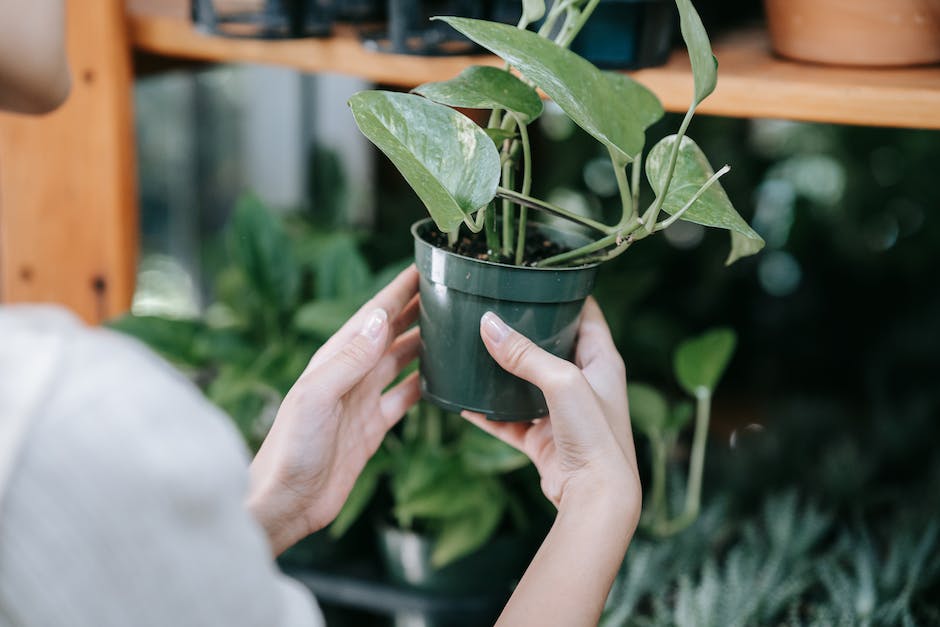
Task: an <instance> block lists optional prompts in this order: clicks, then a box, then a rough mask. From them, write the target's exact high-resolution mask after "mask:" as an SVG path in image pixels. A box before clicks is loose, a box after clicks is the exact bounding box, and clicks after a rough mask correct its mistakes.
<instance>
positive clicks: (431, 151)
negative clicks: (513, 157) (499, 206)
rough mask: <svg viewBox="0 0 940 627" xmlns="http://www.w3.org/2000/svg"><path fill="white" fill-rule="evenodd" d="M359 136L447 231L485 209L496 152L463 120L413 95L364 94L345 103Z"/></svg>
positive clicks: (495, 173)
mask: <svg viewBox="0 0 940 627" xmlns="http://www.w3.org/2000/svg"><path fill="white" fill-rule="evenodd" d="M349 106H350V108H352V112H353V116H354V117H355V118H356V124H357V125H358V126H359V130H361V131H362V133H363V135H365V136H366V137H368V138H369V139H370V140H371V141H372V143H374V144H375V145H376V146H378V147H379V149H380V150H381V151H382V152H384V153H385V155H386V156H387V157H388V158H389V159H390V160H391V161H392V163H394V164H395V167H396V168H398V171H399V172H401V173H402V176H404V177H405V179H406V180H407V181H408V183H409V184H410V185H411V187H412V189H414V190H415V192H416V193H417V194H418V197H419V198H420V199H421V201H422V202H423V203H424V206H425V207H427V210H428V213H430V214H431V218H432V219H433V220H434V223H435V224H437V227H438V228H439V229H440V230H441V231H443V232H445V233H449V232H451V231H453V230H455V229H456V228H458V226H459V225H460V223H461V222H463V220H464V218H465V217H467V216H469V214H470V213H471V212H473V211H476V210H477V209H479V208H481V207H483V206H485V205H486V204H487V203H489V202H490V201H491V200H493V197H494V196H495V195H496V186H497V185H498V184H499V175H500V165H499V153H498V152H497V150H496V146H495V145H494V144H493V140H491V139H490V138H489V137H488V136H487V134H486V133H484V132H483V129H481V128H480V127H479V126H477V125H476V124H474V123H473V122H472V121H471V120H470V119H468V118H467V117H466V116H464V115H462V114H460V113H458V112H457V111H454V110H453V109H451V108H450V107H445V106H444V105H440V104H437V103H434V102H431V101H430V100H428V99H426V98H422V97H420V96H415V95H413V94H399V93H393V92H383V91H364V92H360V93H358V94H355V95H353V97H352V98H350V99H349Z"/></svg>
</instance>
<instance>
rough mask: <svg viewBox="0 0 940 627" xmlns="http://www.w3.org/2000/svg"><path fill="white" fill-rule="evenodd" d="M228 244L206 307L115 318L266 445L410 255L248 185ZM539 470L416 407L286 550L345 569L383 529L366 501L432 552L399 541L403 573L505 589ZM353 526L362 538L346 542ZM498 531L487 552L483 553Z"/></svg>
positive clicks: (388, 536)
mask: <svg viewBox="0 0 940 627" xmlns="http://www.w3.org/2000/svg"><path fill="white" fill-rule="evenodd" d="M225 240H226V243H227V244H228V246H227V248H228V254H227V255H225V256H224V258H225V261H224V262H223V263H222V264H221V265H220V267H219V269H218V271H217V273H216V277H215V279H216V280H215V299H214V300H213V302H211V303H210V304H209V305H208V306H207V308H206V312H205V314H204V315H203V316H201V317H200V318H190V319H180V318H173V317H167V316H154V315H147V316H137V315H129V316H125V317H123V318H121V319H118V320H116V321H114V322H113V323H112V325H111V326H112V327H113V328H115V329H117V330H119V331H122V332H124V333H128V334H130V335H132V336H134V337H137V338H138V339H140V340H142V341H144V342H146V343H147V344H148V345H150V346H151V347H152V348H153V349H155V350H156V351H158V352H160V353H161V354H162V355H163V356H165V357H166V358H167V359H169V360H170V361H171V362H172V363H174V364H175V365H177V366H178V367H179V368H181V369H182V370H183V372H185V373H186V374H187V375H188V376H189V377H190V378H192V379H193V381H195V382H196V383H197V384H198V385H199V386H200V387H201V388H202V389H203V391H204V392H205V393H206V395H207V397H208V398H209V399H210V400H211V401H212V402H214V403H216V404H217V405H218V406H219V407H220V408H221V409H223V410H224V411H225V412H226V413H227V414H228V415H230V416H231V417H232V418H233V421H234V422H235V424H236V425H237V427H238V428H239V430H240V431H241V433H242V435H243V437H244V438H245V441H246V443H247V444H248V446H249V448H250V449H251V450H252V451H256V450H257V448H258V446H260V443H261V441H262V440H263V439H264V437H265V435H266V434H267V431H268V428H269V427H270V424H271V421H272V420H273V418H274V416H275V414H276V411H277V408H278V407H279V406H280V403H281V400H282V399H283V397H284V395H285V394H286V393H287V391H288V390H289V389H290V387H291V385H293V383H294V381H295V380H296V379H297V377H298V376H299V375H300V373H301V372H302V371H303V368H304V367H305V366H306V364H307V362H308V360H309V358H310V356H311V354H312V353H314V352H315V351H316V350H317V348H318V347H319V346H320V344H321V343H322V342H325V341H326V340H327V339H328V338H329V337H330V336H331V335H332V334H333V333H334V332H335V331H336V330H338V329H339V328H340V326H342V325H343V324H344V323H345V322H346V320H347V319H348V318H349V317H350V316H351V315H352V314H353V313H354V312H355V311H356V309H358V307H359V306H360V305H361V304H362V303H363V302H364V301H365V300H367V299H368V297H370V296H371V295H372V294H373V293H374V292H375V291H376V290H377V289H378V287H379V286H384V285H385V284H386V283H387V282H388V281H389V280H390V279H391V277H393V276H394V275H395V274H397V272H398V271H399V270H400V269H401V267H402V266H403V265H404V264H403V263H401V262H392V263H390V264H386V267H385V268H383V269H382V270H380V271H379V272H377V273H373V272H372V270H371V269H370V267H369V263H368V262H367V260H366V258H365V256H364V255H363V252H362V250H361V248H362V246H361V244H360V242H359V241H358V238H357V237H356V236H354V235H353V234H351V233H349V232H346V231H342V230H323V229H322V228H316V227H314V226H312V225H311V224H310V222H309V221H306V220H302V219H298V218H297V217H296V216H295V217H293V218H291V219H284V218H281V217H278V216H277V215H276V214H274V213H273V212H272V211H271V210H270V209H268V208H267V207H266V206H264V204H262V203H261V202H260V201H259V200H258V199H257V197H255V196H253V195H251V194H246V195H244V196H242V197H241V198H240V200H239V201H238V203H237V206H236V208H235V211H234V213H233V216H232V222H231V224H230V225H229V227H228V229H227V231H226V233H225ZM533 472H534V471H533V469H532V468H531V466H530V464H529V461H528V458H526V457H525V456H524V455H522V454H521V453H519V452H518V451H516V450H515V449H512V448H511V447H509V446H507V445H505V444H503V443H502V442H500V441H499V440H497V439H496V438H493V437H492V436H490V435H487V434H485V433H483V432H482V431H480V430H478V429H476V428H475V427H472V426H471V425H469V424H468V423H466V422H465V421H464V420H463V419H461V418H459V417H457V416H453V415H450V416H445V415H444V414H442V412H441V411H440V410H439V409H437V408H435V407H432V406H430V405H427V404H419V405H418V406H416V407H415V408H414V409H413V410H412V411H411V412H410V413H409V415H408V416H407V417H406V418H405V419H404V420H403V422H402V425H401V427H400V428H399V429H398V432H397V433H391V434H389V436H388V439H387V440H386V441H385V442H384V443H383V446H382V448H381V449H380V451H379V453H378V454H377V455H376V456H375V457H374V458H373V459H372V460H371V461H370V462H369V464H368V465H367V466H366V468H365V470H364V471H363V474H362V476H361V477H360V479H359V481H358V482H357V484H356V487H355V489H354V490H353V492H352V494H351V495H350V497H349V499H348V502H347V503H346V505H345V507H344V509H343V511H342V512H341V514H340V515H339V517H338V518H337V520H336V522H335V523H334V525H333V527H332V528H331V531H330V533H327V532H326V531H324V532H318V533H316V534H314V535H313V536H311V537H310V538H307V539H305V540H303V541H301V542H300V543H298V545H296V546H295V547H292V548H291V549H290V550H288V552H286V553H285V554H284V556H283V557H282V560H283V561H285V562H286V563H287V564H289V565H291V566H293V567H301V568H304V567H305V568H310V567H327V568H329V567H334V568H335V567H336V566H337V565H338V564H340V563H341V562H342V561H343V560H345V559H348V558H349V557H350V556H351V554H352V556H353V557H355V556H356V555H359V554H360V553H363V551H364V550H365V552H366V553H368V547H370V546H371V537H370V536H371V534H372V531H373V529H372V526H371V525H368V524H367V525H354V523H356V522H357V520H358V519H360V518H362V517H363V516H362V514H363V513H364V512H365V511H369V512H370V515H369V516H368V517H367V518H368V520H367V522H369V523H371V522H373V519H377V520H381V521H382V525H381V528H380V529H379V530H378V531H379V534H378V535H379V542H378V544H379V545H380V546H382V545H389V544H390V543H394V542H401V541H403V539H404V541H405V542H409V543H412V544H417V545H420V547H419V548H420V550H421V551H422V552H423V557H424V559H425V560H426V561H425V562H423V563H422V564H423V570H421V571H420V573H419V574H418V576H415V575H414V571H413V570H409V571H408V572H407V573H406V572H405V569H403V568H401V567H400V566H396V564H395V559H396V557H400V556H396V555H395V551H394V548H393V547H391V546H388V547H387V550H386V551H385V552H384V553H385V555H386V557H387V558H388V561H387V564H386V567H387V568H386V572H387V573H388V574H389V577H390V580H391V581H392V582H395V583H398V584H403V585H409V586H414V587H417V588H421V589H424V590H433V591H438V592H440V591H445V592H448V593H451V594H471V593H481V592H487V593H494V594H497V595H501V594H504V593H505V592H507V591H508V590H509V585H510V582H511V581H512V579H513V578H514V577H518V576H519V575H520V574H521V572H522V569H523V568H524V566H525V564H527V563H528V558H529V557H530V554H531V551H530V549H531V548H532V547H531V544H532V542H531V541H530V540H529V536H530V535H534V534H533V532H534V530H535V528H536V527H537V526H538V524H540V523H541V518H540V513H541V512H542V511H544V509H541V510H540V508H539V507H538V506H537V505H536V506H532V505H531V502H533V501H535V498H533V497H535V496H538V495H537V479H536V478H535V477H534V476H533V475H532V473H533ZM380 488H381V489H380ZM386 490H387V492H386ZM541 501H542V499H541V498H540V497H538V501H537V502H541ZM386 508H389V509H390V511H389V509H386ZM354 526H355V527H357V529H353V527H354ZM347 534H348V535H349V536H351V539H352V542H350V543H346V546H340V545H339V544H337V542H336V540H338V539H340V538H341V537H345V536H346V535H347ZM494 539H496V540H497V544H496V546H492V547H490V548H489V549H488V551H487V552H486V553H487V554H483V555H473V554H475V553H480V549H481V548H482V547H484V546H485V545H488V544H490V543H492V541H493V540H494ZM356 545H358V546H356ZM357 548H358V552H357V551H356V549H357ZM468 556H469V557H468ZM412 559H413V558H412Z"/></svg>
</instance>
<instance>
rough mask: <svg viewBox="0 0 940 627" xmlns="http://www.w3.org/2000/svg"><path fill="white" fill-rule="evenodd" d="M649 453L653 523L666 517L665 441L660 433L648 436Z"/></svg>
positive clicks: (667, 513)
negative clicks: (653, 436)
mask: <svg viewBox="0 0 940 627" xmlns="http://www.w3.org/2000/svg"><path fill="white" fill-rule="evenodd" d="M650 453H651V454H652V455H651V457H652V459H651V460H650V461H651V462H652V474H653V477H652V481H653V488H652V496H651V497H650V514H651V516H652V519H653V521H654V524H656V523H657V522H659V521H661V520H664V519H666V518H667V517H668V515H669V512H668V511H666V509H665V507H666V442H665V441H664V436H663V434H661V433H658V434H657V437H655V438H650Z"/></svg>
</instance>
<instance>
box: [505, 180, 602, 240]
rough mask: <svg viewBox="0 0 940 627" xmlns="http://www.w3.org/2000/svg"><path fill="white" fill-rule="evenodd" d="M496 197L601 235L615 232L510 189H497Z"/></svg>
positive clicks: (589, 219)
mask: <svg viewBox="0 0 940 627" xmlns="http://www.w3.org/2000/svg"><path fill="white" fill-rule="evenodd" d="M496 195H497V196H498V197H499V198H504V199H509V200H512V202H514V203H516V204H517V205H522V206H525V207H529V208H530V209H539V210H541V211H545V212H547V213H551V214H554V215H556V216H559V217H561V218H565V219H568V220H571V221H572V222H576V223H578V224H583V225H584V226H586V227H590V228H592V229H594V230H595V231H600V232H601V233H604V234H605V235H609V234H612V233H614V232H615V231H616V230H617V229H616V227H613V226H607V225H606V224H604V223H602V222H598V221H597V220H592V219H591V218H586V217H584V216H580V215H578V214H576V213H574V212H571V211H568V210H567V209H563V208H562V207H559V206H558V205H553V204H551V203H549V202H545V201H544V200H539V199H538V198H532V197H531V196H523V195H522V194H520V193H519V192H514V191H512V190H511V189H506V188H505V187H497V188H496Z"/></svg>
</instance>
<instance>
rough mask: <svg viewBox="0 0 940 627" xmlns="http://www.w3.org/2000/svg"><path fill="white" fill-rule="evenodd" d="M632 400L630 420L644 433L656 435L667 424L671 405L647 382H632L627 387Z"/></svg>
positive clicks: (649, 435)
mask: <svg viewBox="0 0 940 627" xmlns="http://www.w3.org/2000/svg"><path fill="white" fill-rule="evenodd" d="M627 394H628V396H629V400H630V422H631V423H633V426H634V427H636V428H637V429H638V430H639V431H640V432H641V433H642V434H644V435H646V436H647V437H654V436H655V435H656V434H659V433H662V431H663V428H664V427H665V426H666V420H667V417H668V414H669V407H668V405H667V404H666V399H665V398H663V395H662V394H660V393H659V392H658V391H656V390H655V389H654V388H653V387H651V386H649V385H646V384H645V383H631V384H630V385H629V387H628V388H627Z"/></svg>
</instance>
